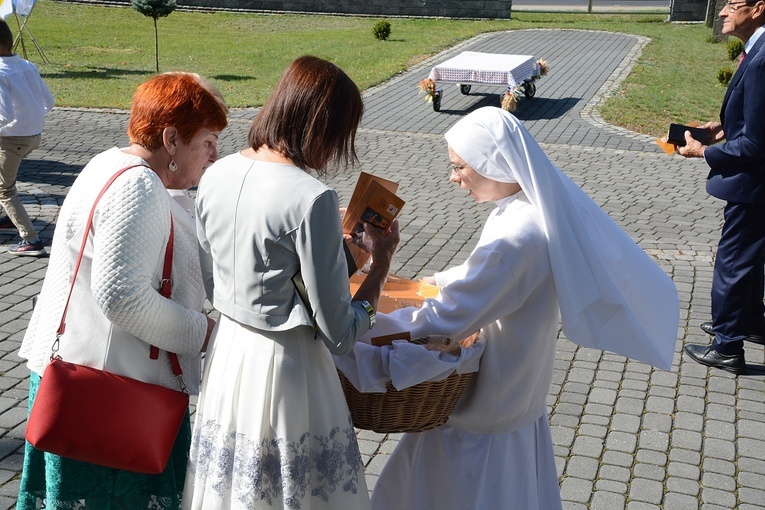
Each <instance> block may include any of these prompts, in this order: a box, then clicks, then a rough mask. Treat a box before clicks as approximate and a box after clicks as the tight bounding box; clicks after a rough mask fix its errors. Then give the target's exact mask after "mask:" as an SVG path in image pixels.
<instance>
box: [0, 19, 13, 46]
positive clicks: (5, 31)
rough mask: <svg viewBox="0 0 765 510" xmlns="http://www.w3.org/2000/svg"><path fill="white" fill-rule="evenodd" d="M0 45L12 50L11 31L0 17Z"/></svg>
mask: <svg viewBox="0 0 765 510" xmlns="http://www.w3.org/2000/svg"><path fill="white" fill-rule="evenodd" d="M0 47H2V48H4V49H6V50H7V51H13V33H12V32H11V27H9V26H8V23H6V22H5V20H4V19H2V18H0Z"/></svg>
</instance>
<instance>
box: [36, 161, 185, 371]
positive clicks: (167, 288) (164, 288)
mask: <svg viewBox="0 0 765 510" xmlns="http://www.w3.org/2000/svg"><path fill="white" fill-rule="evenodd" d="M139 166H144V165H130V166H126V167H125V168H121V169H119V170H117V172H115V173H114V175H112V176H111V177H110V178H109V180H108V181H106V184H104V187H103V188H102V189H101V191H100V192H99V193H98V195H97V196H96V200H95V201H94V202H93V207H91V208H90V214H89V215H88V219H87V221H86V223H85V232H84V233H83V235H82V243H81V244H80V252H79V253H78V254H77V262H76V263H75V266H74V272H73V273H72V283H71V284H70V285H69V294H68V295H67V297H66V304H65V305H64V311H63V313H62V314H61V322H59V325H58V329H57V330H56V340H55V341H54V343H53V348H52V353H51V359H53V358H54V357H56V352H57V351H58V345H59V343H60V339H61V336H62V335H63V334H64V331H65V330H66V314H67V312H68V311H69V302H70V301H71V299H72V292H73V291H74V282H75V280H76V278H77V274H78V273H79V272H80V265H81V263H82V255H83V253H84V252H85V245H86V244H87V242H88V234H89V233H90V229H91V228H92V227H93V217H94V216H95V213H96V206H98V202H99V201H100V200H101V197H103V196H104V194H105V193H106V190H108V189H109V186H111V185H112V183H113V182H114V181H115V180H116V179H117V177H119V176H120V175H122V174H123V173H125V172H126V171H128V170H130V169H131V168H136V167H139ZM172 265H173V216H172V214H171V215H170V239H169V240H168V241H167V249H166V250H165V262H164V267H163V268H162V282H161V285H160V293H161V294H162V295H163V296H164V297H166V298H170V293H171V288H172V280H171V279H170V275H171V273H172ZM152 348H155V347H153V346H152ZM168 355H169V356H170V364H171V365H172V369H173V375H175V377H176V378H179V377H180V376H181V375H183V372H182V370H181V364H180V362H179V361H178V356H177V355H176V354H175V353H173V352H168Z"/></svg>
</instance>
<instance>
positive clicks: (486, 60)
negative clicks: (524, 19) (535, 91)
mask: <svg viewBox="0 0 765 510" xmlns="http://www.w3.org/2000/svg"><path fill="white" fill-rule="evenodd" d="M538 75H539V64H537V60H536V58H535V57H533V56H532V55H503V54H500V53H479V52H476V51H463V52H462V53H460V54H459V55H457V56H456V57H454V58H450V59H449V60H447V61H446V62H444V63H442V64H438V65H437V66H435V67H434V68H433V69H432V70H431V71H430V76H429V78H430V79H431V80H433V81H436V82H439V81H441V82H449V83H482V84H489V85H507V86H508V87H509V88H516V87H518V86H519V85H520V84H522V83H523V82H524V81H525V80H528V79H530V78H532V77H533V76H538Z"/></svg>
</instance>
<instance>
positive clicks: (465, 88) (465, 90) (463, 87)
mask: <svg viewBox="0 0 765 510" xmlns="http://www.w3.org/2000/svg"><path fill="white" fill-rule="evenodd" d="M460 92H462V94H463V95H465V96H467V95H468V94H470V85H460Z"/></svg>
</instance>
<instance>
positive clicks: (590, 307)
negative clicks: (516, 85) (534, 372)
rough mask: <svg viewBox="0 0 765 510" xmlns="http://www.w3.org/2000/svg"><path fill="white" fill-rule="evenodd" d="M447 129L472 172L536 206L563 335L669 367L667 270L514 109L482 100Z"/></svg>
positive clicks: (673, 322)
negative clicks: (513, 186)
mask: <svg viewBox="0 0 765 510" xmlns="http://www.w3.org/2000/svg"><path fill="white" fill-rule="evenodd" d="M445 136H446V141H447V142H448V144H449V145H450V146H451V147H452V149H454V151H455V152H456V153H457V154H459V156H460V157H461V158H462V159H464V160H465V161H466V162H467V163H468V164H469V165H470V166H471V167H472V168H473V169H474V170H475V171H476V172H478V173H479V174H481V175H483V176H484V177H488V178H490V179H493V180H496V181H500V182H514V181H516V182H518V183H519V184H520V186H521V188H522V189H523V191H524V192H525V194H526V196H527V197H528V199H529V201H530V202H531V203H532V204H533V205H534V206H535V207H536V208H537V209H538V210H539V213H540V215H541V216H542V220H543V223H544V228H545V234H546V236H547V242H548V251H549V253H550V263H551V265H552V271H553V278H554V280H555V288H556V292H557V294H558V303H559V306H560V311H561V321H562V323H563V332H564V333H565V335H566V337H567V338H569V339H570V340H571V341H573V342H576V343H577V344H580V345H583V346H586V347H593V348H597V349H603V350H608V351H612V352H616V353H618V354H621V355H624V356H627V357H629V358H634V359H637V360H640V361H643V362H645V363H649V364H651V365H654V366H657V367H659V368H662V369H664V370H669V369H670V367H671V366H672V357H673V355H674V350H675V341H676V339H677V328H678V322H679V315H680V305H679V301H678V296H677V289H676V287H675V285H674V283H673V282H672V280H671V279H670V278H669V277H668V276H667V275H666V274H665V273H664V271H663V270H662V269H661V268H660V267H659V266H658V265H656V263H655V262H654V261H653V260H652V259H651V258H650V257H649V256H648V255H647V254H646V253H645V252H644V251H643V250H642V249H641V248H640V247H639V246H638V245H637V244H636V243H635V242H634V241H633V240H632V239H631V238H630V237H629V236H628V235H627V234H626V233H625V232H624V231H622V230H621V228H619V226H617V225H616V223H614V221H613V220H612V219H611V218H610V217H609V216H608V215H607V214H606V213H605V212H604V211H603V210H602V209H601V208H600V207H599V206H598V205H597V204H596V203H595V202H593V200H592V199H591V198H590V197H589V196H588V195H587V194H586V193H585V192H584V191H582V190H581V189H580V188H579V187H578V186H577V185H576V184H575V183H574V182H573V181H571V179H569V178H568V176H566V175H565V174H564V173H563V172H562V171H561V170H560V169H559V168H558V167H556V166H555V165H554V164H553V163H552V162H551V161H550V160H549V159H548V158H547V156H546V155H545V153H544V151H542V148H541V147H540V146H539V145H538V144H537V142H536V140H534V138H533V137H532V136H531V134H530V133H529V132H528V131H527V130H526V128H524V127H523V125H522V124H521V123H520V121H519V120H518V119H516V118H515V117H514V116H513V115H512V114H510V113H508V112H507V111H505V110H502V109H500V108H494V107H484V108H480V109H478V110H476V111H474V112H472V113H470V114H469V115H467V116H466V117H464V118H463V119H461V120H459V121H458V122H457V123H456V124H455V125H454V126H453V127H452V128H451V129H450V130H449V131H448V132H447V133H446V135H445Z"/></svg>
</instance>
